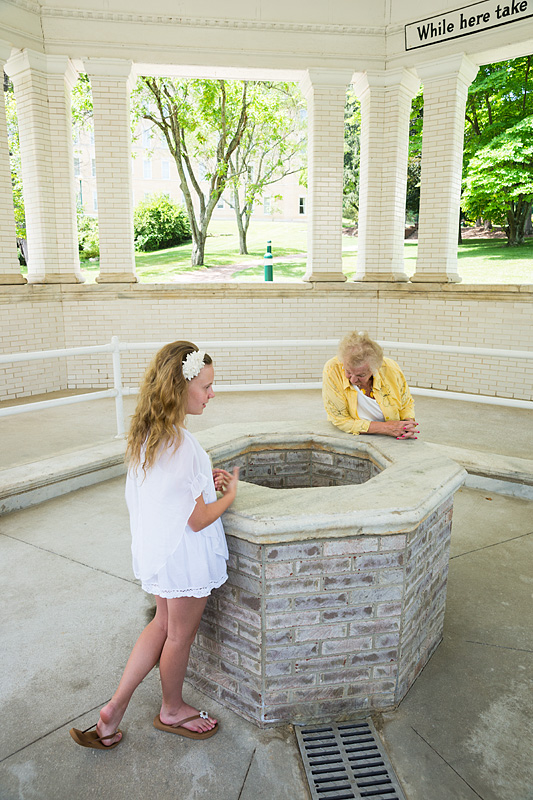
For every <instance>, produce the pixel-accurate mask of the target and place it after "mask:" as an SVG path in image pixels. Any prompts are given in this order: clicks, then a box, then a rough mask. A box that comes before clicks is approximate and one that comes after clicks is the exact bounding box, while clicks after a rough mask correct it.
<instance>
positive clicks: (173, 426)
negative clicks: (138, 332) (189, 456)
mask: <svg viewBox="0 0 533 800" xmlns="http://www.w3.org/2000/svg"><path fill="white" fill-rule="evenodd" d="M197 350H198V348H197V347H196V345H195V344H193V343H192V342H172V343H171V344H166V345H165V346H164V347H162V348H161V350H159V351H158V352H157V353H156V354H155V356H154V358H153V360H152V362H151V364H150V366H149V367H148V369H147V370H146V373H145V375H144V378H143V381H142V384H141V388H140V390H139V399H138V401H137V407H136V409H135V413H134V415H133V417H132V420H131V426H130V431H129V435H128V447H127V449H126V458H127V459H128V460H129V463H130V466H132V467H137V466H138V465H139V464H140V463H141V451H142V449H143V446H144V451H145V452H144V459H143V469H144V471H145V472H146V470H147V469H149V468H150V467H151V466H152V465H153V463H154V461H155V459H156V456H157V453H158V451H159V450H160V448H161V447H162V446H164V445H168V444H170V443H171V442H174V443H175V447H178V446H179V444H180V441H181V429H182V428H183V423H184V421H185V416H186V414H187V385H188V381H187V379H186V378H185V376H184V375H183V360H184V359H185V358H186V356H188V355H189V353H193V352H196V351H197ZM212 363H213V362H212V360H211V356H209V355H208V354H207V353H206V354H205V356H204V364H212Z"/></svg>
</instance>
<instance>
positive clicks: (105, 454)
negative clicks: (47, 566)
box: [0, 440, 533, 514]
mask: <svg viewBox="0 0 533 800" xmlns="http://www.w3.org/2000/svg"><path fill="white" fill-rule="evenodd" d="M427 444H428V446H429V447H432V448H436V449H437V450H439V451H440V452H441V454H442V455H445V456H447V457H448V458H450V459H452V460H453V461H456V462H457V463H458V464H460V465H461V466H462V467H464V469H466V471H467V473H468V476H467V479H466V483H465V485H466V486H468V487H470V488H473V489H484V490H486V491H490V492H493V493H494V494H503V495H509V496H511V497H520V498H523V499H525V500H533V460H530V459H526V458H513V457H511V456H504V455H499V454H498V453H484V452H481V451H479V450H465V449H463V448H461V447H449V446H447V445H442V444H433V443H431V442H428V443H427ZM125 449H126V443H125V442H124V441H122V440H113V441H111V442H108V443H105V444H100V445H98V446H96V447H88V448H85V449H83V450H77V451H75V452H72V453H63V454H61V455H58V456H54V457H52V458H46V459H43V460H42V461H36V462H33V463H31V464H23V465H21V466H19V467H11V468H10V469H6V470H1V471H0V514H6V513H8V512H9V511H16V510H17V509H20V508H27V507H29V506H32V505H36V504H37V503H42V502H43V501H44V500H50V499H51V498H52V497H59V496H60V495H62V494H66V493H67V492H72V491H75V490H76V489H81V488H82V487H83V486H90V485H91V484H94V483H99V482H101V481H105V480H108V479H109V478H114V477H117V476H118V475H123V474H125V472H126V467H125V464H124V453H125Z"/></svg>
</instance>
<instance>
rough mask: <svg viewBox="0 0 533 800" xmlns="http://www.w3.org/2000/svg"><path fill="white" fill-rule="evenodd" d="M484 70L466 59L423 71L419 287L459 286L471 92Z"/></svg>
mask: <svg viewBox="0 0 533 800" xmlns="http://www.w3.org/2000/svg"><path fill="white" fill-rule="evenodd" d="M477 71H478V67H477V66H476V65H475V64H474V63H473V62H472V61H471V60H470V59H469V58H468V57H467V56H464V55H461V54H458V55H456V56H450V57H448V58H443V59H440V60H438V61H432V62H428V63H426V64H423V65H421V66H418V67H417V72H418V74H419V75H420V78H421V80H422V83H423V85H424V127H423V133H422V169H421V175H420V214H419V222H418V259H417V264H416V272H415V274H414V275H413V277H412V278H411V280H412V281H415V282H430V283H459V281H460V280H461V278H460V276H459V275H458V273H457V238H458V233H459V207H460V202H461V177H462V171H463V140H464V126H465V108H466V99H467V95H468V87H469V86H470V84H471V83H472V81H473V80H474V78H475V77H476V73H477Z"/></svg>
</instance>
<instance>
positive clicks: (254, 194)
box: [228, 83, 306, 254]
mask: <svg viewBox="0 0 533 800" xmlns="http://www.w3.org/2000/svg"><path fill="white" fill-rule="evenodd" d="M303 106H304V101H303V97H302V95H301V93H300V91H299V89H298V87H297V85H296V84H290V83H257V84H255V85H254V91H253V94H252V97H251V102H250V107H249V110H248V118H249V121H248V125H247V126H246V128H245V130H244V131H243V135H242V137H241V139H240V141H239V143H238V145H237V147H236V148H235V152H234V153H233V155H232V156H231V158H230V160H229V174H230V176H231V187H230V188H231V194H232V200H231V201H228V203H229V205H230V206H231V207H232V208H233V209H234V210H235V216H236V219H237V228H238V231H239V250H240V253H243V254H244V253H247V252H248V249H247V245H246V235H247V233H248V227H249V225H250V219H251V217H252V213H253V209H254V205H255V204H256V202H257V200H258V199H259V198H260V197H262V195H263V193H264V190H265V188H266V187H267V186H270V185H271V184H273V183H277V181H280V180H281V179H282V178H284V177H285V176H286V175H290V174H293V173H296V172H299V173H300V175H301V174H302V172H303V165H302V162H303V156H304V152H305V149H306V136H305V130H306V119H305V115H304V113H303V111H304V107H303Z"/></svg>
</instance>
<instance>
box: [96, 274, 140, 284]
mask: <svg viewBox="0 0 533 800" xmlns="http://www.w3.org/2000/svg"><path fill="white" fill-rule="evenodd" d="M138 281H139V278H138V277H137V275H132V274H131V273H130V274H128V273H124V272H106V274H105V275H98V277H97V278H96V283H138Z"/></svg>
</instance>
